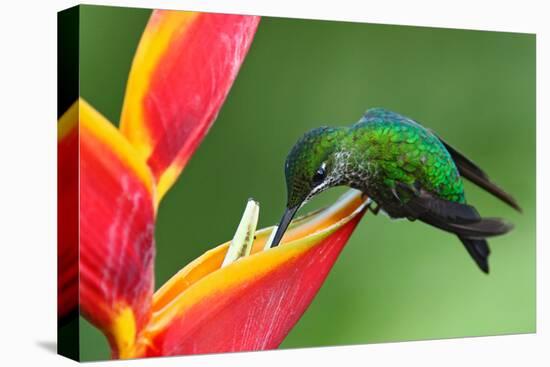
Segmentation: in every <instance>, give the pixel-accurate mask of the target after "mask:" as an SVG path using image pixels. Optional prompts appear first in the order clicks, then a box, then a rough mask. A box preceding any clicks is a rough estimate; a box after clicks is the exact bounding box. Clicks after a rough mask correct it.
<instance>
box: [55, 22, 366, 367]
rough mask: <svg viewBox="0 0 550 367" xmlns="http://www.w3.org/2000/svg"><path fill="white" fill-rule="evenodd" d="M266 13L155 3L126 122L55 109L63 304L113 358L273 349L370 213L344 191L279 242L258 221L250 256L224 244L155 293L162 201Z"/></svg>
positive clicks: (89, 110) (76, 108)
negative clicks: (230, 255) (95, 331)
mask: <svg viewBox="0 0 550 367" xmlns="http://www.w3.org/2000/svg"><path fill="white" fill-rule="evenodd" d="M258 22H259V18H258V17H254V16H239V15H222V14H202V13H190V12H181V11H156V12H154V13H153V15H152V17H151V19H150V21H149V23H148V25H147V28H146V30H145V32H144V34H143V37H142V40H141V42H140V45H139V47H138V51H137V53H136V56H135V59H134V62H133V65H132V70H131V72H130V77H129V80H128V86H127V91H126V98H125V102H124V109H123V114H122V121H121V129H120V130H119V129H117V128H116V127H115V126H114V125H113V124H111V123H110V122H109V121H107V120H106V119H105V117H103V116H102V115H101V114H100V113H99V112H97V111H96V110H95V109H94V108H93V107H92V106H90V105H89V104H88V103H86V102H85V101H83V100H82V99H81V100H79V101H77V102H76V103H75V104H74V105H73V106H72V107H71V108H70V109H69V110H68V111H67V112H66V113H65V114H64V115H63V116H62V117H61V119H60V122H59V134H58V138H59V141H58V151H59V159H58V163H59V174H58V181H59V189H58V205H59V215H58V219H59V244H58V248H59V274H58V275H59V283H58V289H59V299H58V302H59V314H60V316H61V317H62V316H64V315H67V314H68V313H70V312H74V311H76V309H77V307H78V305H79V306H80V310H81V312H82V314H83V315H84V317H86V318H87V319H88V320H89V321H90V322H91V323H92V324H93V325H95V326H96V327H98V328H99V329H100V330H101V331H102V332H103V333H104V334H105V335H106V337H107V338H108V340H109V343H110V346H111V348H112V353H113V357H114V358H136V357H144V356H162V355H177V354H192V353H212V352H227V351H244V350H260V349H271V348H276V347H277V346H278V345H279V344H280V343H281V342H282V340H283V339H284V337H285V336H286V335H287V333H288V332H289V331H290V330H291V328H292V327H293V326H294V325H295V323H296V322H297V321H298V319H299V318H300V316H301V315H302V314H303V312H304V311H305V310H306V308H307V307H308V305H309V304H310V302H311V301H312V299H313V297H314V296H315V294H316V293H317V291H318V289H319V288H320V287H321V285H322V283H323V281H324V279H325V278H326V276H327V275H328V272H329V271H330V269H331V267H332V265H333V264H334V261H335V260H336V258H337V257H338V255H339V253H340V251H341V250H342V248H343V246H344V245H345V243H346V242H347V239H348V238H349V236H350V235H351V233H352V231H353V229H354V228H355V226H356V225H357V223H358V221H359V219H360V218H361V216H362V215H363V213H364V210H365V203H364V200H363V199H362V198H361V196H360V195H359V194H356V193H350V194H348V195H346V196H345V197H344V198H343V199H342V200H341V201H340V202H338V203H337V204H335V205H334V206H332V207H331V208H328V209H325V210H324V211H320V212H317V213H316V214H313V215H310V216H308V217H305V218H302V219H297V220H296V221H295V222H294V224H293V225H292V227H291V228H290V229H289V231H288V232H287V234H286V236H285V237H284V238H283V244H282V246H279V247H276V248H273V249H268V250H264V244H265V241H266V239H267V236H268V235H269V234H270V233H271V230H272V228H267V229H264V230H260V231H258V232H257V233H256V239H255V241H254V243H253V248H252V252H251V254H250V255H249V256H246V257H244V258H241V259H239V260H237V261H235V262H233V263H231V264H229V265H228V266H225V267H221V265H222V262H223V259H224V257H225V254H226V252H227V249H228V243H226V244H223V245H220V246H218V247H215V248H214V249H212V250H210V251H208V252H206V253H205V254H204V255H202V256H201V257H199V258H198V259H196V260H195V261H193V262H191V263H190V264H188V265H187V266H186V267H184V268H183V269H182V270H181V271H180V272H178V274H176V275H175V276H174V277H173V278H172V279H170V280H169V281H168V282H167V283H166V284H164V285H163V286H162V287H161V288H160V289H159V290H158V291H157V292H156V293H154V294H153V291H154V277H153V274H154V272H153V270H154V269H153V266H154V256H155V242H154V228H155V218H156V210H157V208H158V203H159V201H160V199H161V198H162V197H163V195H164V194H165V193H166V191H167V190H168V189H169V188H170V187H171V185H172V184H173V183H174V181H175V180H176V179H177V177H178V175H179V174H180V172H181V170H182V169H183V167H184V165H185V163H186V162H187V161H188V160H189V158H190V157H191V155H192V153H193V152H194V150H195V149H196V148H197V146H198V145H199V144H200V141H201V140H202V138H203V137H204V136H205V134H206V133H207V131H208V128H209V127H210V126H211V124H212V123H213V121H214V120H215V117H216V115H217V114H218V111H219V110H220V108H221V106H222V104H223V101H224V99H225V97H226V95H227V93H228V92H229V89H230V87H231V84H232V83H233V80H234V79H235V77H236V75H237V72H238V70H239V67H240V65H241V63H242V62H243V60H244V57H245V55H246V53H247V51H248V48H249V46H250V44H251V42H252V38H253V35H254V33H255V30H256V27H257V24H258ZM186 245H187V246H192V244H186ZM79 254H80V256H79ZM79 278H80V280H79ZM77 294H78V295H79V299H80V302H79V304H78V303H77V301H76V300H77Z"/></svg>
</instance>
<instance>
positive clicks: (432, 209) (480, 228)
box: [397, 183, 513, 239]
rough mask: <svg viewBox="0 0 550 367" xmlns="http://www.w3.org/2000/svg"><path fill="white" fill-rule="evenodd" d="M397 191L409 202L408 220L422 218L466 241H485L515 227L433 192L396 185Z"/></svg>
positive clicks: (407, 204)
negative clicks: (473, 239)
mask: <svg viewBox="0 0 550 367" xmlns="http://www.w3.org/2000/svg"><path fill="white" fill-rule="evenodd" d="M397 189H398V191H401V192H406V191H408V193H407V196H409V197H410V199H409V200H407V201H406V202H403V203H402V205H403V208H404V209H405V210H406V211H407V213H408V216H409V218H415V219H419V220H421V221H423V222H425V223H428V224H430V225H432V226H434V227H437V228H440V229H442V230H444V231H447V232H452V233H455V234H457V235H458V236H459V237H465V238H479V239H481V238H486V237H492V236H498V235H502V234H505V233H507V232H509V231H510V230H511V229H512V228H513V227H512V225H511V224H509V223H507V222H505V221H503V220H502V219H500V218H482V217H480V215H479V213H478V212H477V210H476V209H475V208H474V207H473V206H470V205H467V204H461V203H456V202H453V201H448V200H444V199H441V198H439V197H436V196H434V195H433V194H432V193H430V192H428V191H426V190H423V189H420V190H417V189H415V188H411V187H410V186H407V185H405V184H402V183H397Z"/></svg>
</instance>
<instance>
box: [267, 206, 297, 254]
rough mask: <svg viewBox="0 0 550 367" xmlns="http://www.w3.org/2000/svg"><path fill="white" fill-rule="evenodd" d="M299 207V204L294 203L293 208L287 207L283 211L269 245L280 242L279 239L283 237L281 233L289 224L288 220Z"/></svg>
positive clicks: (272, 245) (273, 245) (275, 244)
mask: <svg viewBox="0 0 550 367" xmlns="http://www.w3.org/2000/svg"><path fill="white" fill-rule="evenodd" d="M299 208H300V205H296V206H295V207H294V208H290V209H289V208H287V209H286V210H285V213H284V214H283V217H282V218H281V222H280V223H279V227H278V228H277V232H275V237H274V238H273V242H272V243H271V247H275V246H277V245H278V244H279V242H281V239H282V238H283V235H284V234H285V231H286V229H287V227H288V225H289V224H290V221H291V220H292V218H294V215H295V214H296V212H297V211H298V209H299Z"/></svg>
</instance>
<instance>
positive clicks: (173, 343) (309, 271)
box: [145, 193, 365, 356]
mask: <svg viewBox="0 0 550 367" xmlns="http://www.w3.org/2000/svg"><path fill="white" fill-rule="evenodd" d="M364 211H365V205H364V201H363V199H361V197H360V194H356V193H353V194H351V193H350V194H348V195H346V197H345V198H344V199H343V201H339V202H338V203H337V204H335V205H334V206H332V207H331V208H329V209H326V210H324V211H321V212H318V213H315V214H313V215H311V216H309V217H307V218H305V219H301V220H298V221H297V222H296V223H295V224H294V225H293V227H292V228H290V229H289V232H288V234H287V235H286V236H285V237H284V241H283V245H282V246H279V247H276V248H273V249H269V250H267V251H262V250H261V249H262V248H263V244H264V243H265V241H266V239H267V237H268V235H269V234H270V231H271V228H268V229H266V230H263V231H260V232H258V233H257V238H256V241H255V243H254V248H253V253H252V255H250V256H248V257H245V258H242V259H239V260H237V261H236V262H234V263H232V264H230V265H229V266H227V267H224V268H220V266H221V264H222V261H223V259H224V256H225V253H226V251H227V247H228V244H227V243H226V244H224V245H221V246H219V247H217V248H215V249H213V250H210V251H208V252H207V253H205V254H204V255H203V256H201V257H200V258H198V259H197V260H195V261H194V262H192V263H191V264H189V265H188V266H187V267H185V268H184V269H182V270H181V271H180V272H179V273H178V274H176V276H174V278H172V279H171V280H169V281H168V282H167V283H166V284H165V285H164V286H163V287H162V288H161V289H160V290H159V291H157V292H156V293H155V297H154V305H153V309H154V313H153V318H152V321H151V323H150V325H149V326H148V328H147V330H146V331H145V337H146V338H148V339H149V347H148V350H147V351H146V354H147V355H150V356H154V355H178V354H199V353H217V352H230V351H249V350H264V349H272V348H276V347H277V346H278V345H279V344H280V343H281V342H282V340H283V339H284V337H285V336H286V335H287V334H288V332H289V331H290V330H291V328H292V327H293V326H294V324H295V323H296V322H297V321H298V320H299V318H300V317H301V315H302V314H303V312H304V311H305V310H306V309H307V307H308V306H309V304H310V303H311V301H312V300H313V298H314V297H315V294H316V293H317V291H318V290H319V288H320V287H321V285H322V284H323V281H324V280H325V278H326V276H327V275H328V272H329V271H330V269H331V268H332V266H333V264H334V262H335V261H336V259H337V257H338V255H339V254H340V251H341V250H342V248H343V247H344V245H345V244H346V242H347V240H348V238H349V236H350V235H351V233H352V232H353V230H354V228H355V226H356V225H357V223H358V222H359V220H360V218H361V217H362V215H363V214H364Z"/></svg>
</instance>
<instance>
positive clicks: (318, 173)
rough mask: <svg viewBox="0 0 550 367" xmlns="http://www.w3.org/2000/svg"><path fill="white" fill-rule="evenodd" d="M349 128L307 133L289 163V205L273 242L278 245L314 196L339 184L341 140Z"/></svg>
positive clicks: (320, 128)
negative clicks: (301, 208) (295, 217)
mask: <svg viewBox="0 0 550 367" xmlns="http://www.w3.org/2000/svg"><path fill="white" fill-rule="evenodd" d="M345 130H346V128H332V127H319V128H316V129H313V130H310V131H308V132H307V133H305V134H304V135H303V136H302V137H301V138H300V139H299V140H298V142H297V143H296V144H295V145H294V147H293V148H292V150H291V151H290V153H289V154H288V156H287V158H286V162H285V177H286V187H287V205H286V210H285V213H284V214H283V217H282V218H281V222H280V224H279V227H278V228H277V232H276V234H275V237H274V239H273V242H272V246H277V245H278V244H279V241H280V240H281V238H282V237H283V234H284V232H285V231H286V228H287V227H288V225H289V224H290V221H291V220H292V218H293V217H294V215H295V214H296V212H297V211H298V209H300V207H301V206H302V205H303V204H305V203H306V202H307V201H308V200H309V199H311V198H312V197H313V196H315V195H317V194H319V193H321V192H323V191H325V190H326V189H328V188H330V187H333V186H336V185H338V184H339V177H340V176H341V175H340V172H338V170H339V168H338V167H339V165H338V164H337V154H338V152H339V146H340V144H339V143H340V137H341V136H342V134H343V133H344V132H345Z"/></svg>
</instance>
